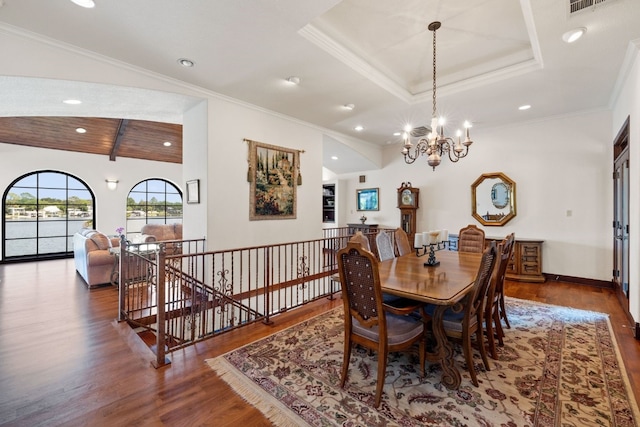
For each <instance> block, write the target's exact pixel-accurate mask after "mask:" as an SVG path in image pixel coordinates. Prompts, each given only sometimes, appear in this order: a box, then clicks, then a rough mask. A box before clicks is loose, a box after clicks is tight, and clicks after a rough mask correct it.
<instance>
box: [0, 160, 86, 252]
mask: <svg viewBox="0 0 640 427" xmlns="http://www.w3.org/2000/svg"><path fill="white" fill-rule="evenodd" d="M94 203H95V199H94V196H93V193H92V192H91V190H90V189H89V188H88V187H87V185H86V184H85V183H84V182H82V181H81V180H80V179H78V178H76V177H73V176H71V175H69V174H66V173H63V172H56V171H38V172H33V173H30V174H28V175H24V176H22V177H20V178H18V179H17V180H16V181H14V182H13V183H12V185H10V186H9V188H8V190H7V191H6V192H5V194H4V197H3V205H4V218H3V236H4V239H3V248H2V254H3V259H5V260H10V259H30V258H34V259H46V258H56V257H66V256H71V255H72V254H73V234H74V233H75V232H76V231H78V230H79V229H80V228H82V227H83V225H84V224H85V223H88V224H89V226H93V225H92V224H93V222H94V219H95V218H94Z"/></svg>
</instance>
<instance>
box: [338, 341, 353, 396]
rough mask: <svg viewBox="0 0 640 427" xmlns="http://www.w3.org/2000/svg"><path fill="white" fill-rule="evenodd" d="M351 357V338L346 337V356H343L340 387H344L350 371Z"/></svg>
mask: <svg viewBox="0 0 640 427" xmlns="http://www.w3.org/2000/svg"><path fill="white" fill-rule="evenodd" d="M350 359H351V340H350V339H349V337H344V357H343V358H342V374H341V375H340V387H341V388H344V384H345V382H346V381H347V374H348V372H349V360H350Z"/></svg>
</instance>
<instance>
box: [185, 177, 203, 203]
mask: <svg viewBox="0 0 640 427" xmlns="http://www.w3.org/2000/svg"><path fill="white" fill-rule="evenodd" d="M187 203H200V180H199V179H192V180H191V181H187Z"/></svg>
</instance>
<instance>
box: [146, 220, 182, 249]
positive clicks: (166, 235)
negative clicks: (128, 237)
mask: <svg viewBox="0 0 640 427" xmlns="http://www.w3.org/2000/svg"><path fill="white" fill-rule="evenodd" d="M141 231H142V241H143V242H145V243H148V242H166V241H181V240H182V224H145V225H143V226H142V230H141ZM181 247H182V245H181V244H180V243H168V244H166V245H165V250H166V252H167V253H168V254H172V253H179V252H180V251H181Z"/></svg>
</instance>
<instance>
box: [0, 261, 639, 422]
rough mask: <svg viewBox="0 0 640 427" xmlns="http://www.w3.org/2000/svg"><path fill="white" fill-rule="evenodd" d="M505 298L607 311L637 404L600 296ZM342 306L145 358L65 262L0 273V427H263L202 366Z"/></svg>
mask: <svg viewBox="0 0 640 427" xmlns="http://www.w3.org/2000/svg"><path fill="white" fill-rule="evenodd" d="M506 291H507V294H508V295H510V296H515V297H518V298H524V299H531V300H535V301H541V302H547V303H551V304H558V305H567V306H572V307H576V308H582V309H588V310H596V311H603V312H608V313H610V315H611V323H612V325H613V327H614V330H615V334H616V338H617V340H618V343H619V345H620V350H621V352H622V354H623V358H624V360H625V364H626V369H627V372H628V374H629V378H630V380H631V381H632V383H633V384H634V391H635V394H636V396H640V343H639V342H638V341H636V340H635V339H634V338H633V334H632V328H631V325H628V324H627V319H626V317H625V316H624V315H623V314H622V311H621V310H620V308H619V306H618V302H617V300H616V297H615V295H614V294H613V293H612V292H611V291H609V290H606V289H596V288H589V287H584V286H579V285H573V284H568V283H560V282H547V283H543V284H531V283H517V282H509V283H508V284H507V287H506ZM341 304H342V301H341V300H340V299H336V300H333V301H330V300H327V299H323V300H321V301H318V302H315V303H312V304H308V305H307V306H305V307H302V308H299V309H296V310H292V311H290V312H288V313H285V314H282V315H280V316H278V317H277V318H275V319H274V321H275V323H274V324H273V325H270V326H267V325H263V324H261V323H259V324H255V325H252V326H249V327H247V328H244V329H243V330H242V331H235V332H230V333H227V334H224V335H222V336H220V337H217V338H215V339H211V340H208V341H207V342H204V343H200V344H198V345H195V346H192V347H189V348H186V349H183V350H180V351H177V352H175V353H173V354H171V355H170V356H171V360H172V363H171V365H169V366H166V367H163V368H160V369H157V370H156V369H154V368H153V367H152V366H151V364H150V362H151V360H153V354H152V353H151V352H150V350H148V348H147V347H146V345H145V344H144V343H143V342H142V341H141V340H140V339H139V338H138V337H137V336H136V335H135V334H134V333H133V332H132V331H131V329H130V328H129V327H128V326H127V325H126V324H122V323H118V322H117V321H115V317H116V308H117V291H116V289H115V288H112V287H110V286H108V287H103V288H98V289H93V290H88V289H87V287H86V285H85V284H84V282H83V281H82V279H81V278H80V277H79V276H78V275H77V274H76V272H75V270H74V267H73V260H55V261H42V262H34V263H27V264H6V265H0V425H2V426H5V425H6V426H58V425H60V426H62V425H64V426H107V425H108V426H125V425H126V426H134V425H135V426H194V425H201V426H209V425H210V426H214V425H215V426H238V425H242V426H243V427H250V426H265V425H270V423H269V422H268V421H267V420H266V419H265V418H264V417H263V416H262V415H261V414H260V413H259V412H258V411H257V410H255V409H254V408H252V407H251V406H249V405H247V404H246V403H244V401H243V400H242V398H241V397H239V396H238V395H236V394H235V393H234V392H233V391H231V389H230V388H229V387H228V386H227V385H226V384H225V383H224V381H222V380H221V379H219V378H218V377H217V375H215V374H214V373H213V371H211V369H209V367H208V366H207V365H206V364H205V363H204V360H205V359H208V358H211V357H215V356H218V355H220V354H223V353H225V352H227V351H230V350H232V349H234V348H236V347H238V346H241V345H243V344H245V343H247V342H251V341H254V340H256V339H259V338H262V337H264V336H266V335H268V334H271V333H274V332H276V331H278V330H281V329H283V328H286V327H288V326H291V325H293V324H295V323H298V322H300V321H302V320H304V319H307V318H310V317H313V316H315V315H317V314H319V313H321V312H324V311H326V310H328V309H330V308H332V307H339V306H341Z"/></svg>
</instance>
